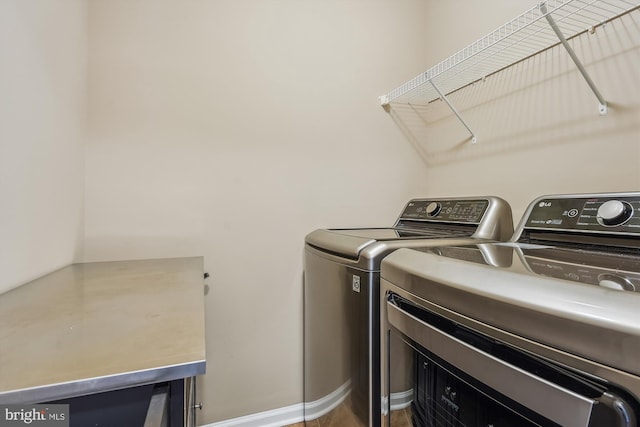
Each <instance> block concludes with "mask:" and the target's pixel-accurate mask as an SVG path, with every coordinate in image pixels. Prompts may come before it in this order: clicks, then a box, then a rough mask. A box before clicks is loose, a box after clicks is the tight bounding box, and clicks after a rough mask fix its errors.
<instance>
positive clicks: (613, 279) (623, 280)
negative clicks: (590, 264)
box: [598, 273, 636, 291]
mask: <svg viewBox="0 0 640 427" xmlns="http://www.w3.org/2000/svg"><path fill="white" fill-rule="evenodd" d="M598 285H600V286H602V287H604V288H609V289H617V290H621V291H635V290H636V287H635V285H634V284H633V282H631V280H629V279H628V278H627V277H623V276H619V275H616V274H609V273H603V274H601V275H599V276H598Z"/></svg>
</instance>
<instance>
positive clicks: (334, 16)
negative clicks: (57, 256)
mask: <svg viewBox="0 0 640 427" xmlns="http://www.w3.org/2000/svg"><path fill="white" fill-rule="evenodd" d="M89 5H90V6H89V23H90V25H89V26H90V47H91V53H90V57H89V63H90V66H89V92H90V93H89V99H90V138H89V141H88V146H87V160H86V161H87V175H86V185H87V191H86V211H85V213H86V240H85V259H86V260H107V259H120V258H147V257H163V256H183V255H184V256H186V255H204V257H205V263H206V269H207V270H208V271H209V272H210V274H211V276H212V277H211V279H209V280H208V283H209V285H210V292H209V294H208V295H207V297H206V307H207V351H208V354H207V358H208V373H207V375H206V376H205V377H204V378H203V379H202V381H200V383H199V387H200V389H199V392H200V397H201V398H202V399H203V400H204V403H205V406H204V409H203V412H202V414H201V416H200V417H199V419H198V423H199V424H206V423H211V422H215V421H218V420H223V419H227V418H233V417H238V416H242V415H247V414H251V413H255V412H260V411H266V410H270V409H275V408H280V407H284V406H287V405H292V404H297V403H300V402H301V401H302V274H303V271H302V257H303V255H302V253H303V243H304V236H305V234H306V233H308V232H310V231H312V230H313V229H315V228H319V227H329V226H334V227H335V226H343V227H348V226H375V225H378V226H380V225H391V224H392V223H393V221H394V220H395V218H396V216H397V215H398V213H399V211H400V210H401V209H402V207H403V204H404V202H406V200H407V199H408V198H410V197H412V196H419V195H424V193H425V191H424V190H425V188H426V184H427V182H426V180H425V177H426V170H425V168H424V165H423V164H422V162H421V160H420V158H419V157H418V156H416V155H415V150H414V149H413V148H412V147H411V145H409V144H407V143H406V141H405V140H404V137H403V136H402V134H401V132H400V131H399V129H398V128H397V127H396V126H395V124H394V123H393V121H392V120H390V119H389V117H388V116H387V114H386V113H385V112H384V110H383V109H382V108H381V107H380V104H379V101H378V99H377V97H378V96H379V95H382V94H383V93H385V92H386V91H387V90H389V89H390V88H391V87H393V85H395V84H396V83H398V82H400V81H401V80H402V79H404V78H405V77H406V76H412V75H415V74H417V73H419V72H420V71H421V68H422V67H423V66H424V65H423V64H424V60H423V59H422V58H421V56H423V55H422V54H421V53H420V52H424V50H425V46H426V43H427V39H426V37H425V28H424V25H423V21H424V16H425V15H426V8H425V7H426V4H425V3H424V2H423V1H422V0H400V1H398V0H394V1H389V0H375V1H370V0H351V1H342V0H331V1H299V0H279V1H275V0H271V1H264V0H250V1H242V2H238V1H233V0H229V1H189V2H184V1H157V0H153V1H152V0H147V1H131V0H120V1H115V0H109V1H92V2H90V3H89Z"/></svg>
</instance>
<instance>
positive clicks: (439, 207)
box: [400, 199, 489, 224]
mask: <svg viewBox="0 0 640 427" xmlns="http://www.w3.org/2000/svg"><path fill="white" fill-rule="evenodd" d="M488 206H489V201H488V200H447V199H444V200H423V199H416V200H411V201H410V202H409V203H408V204H407V206H406V207H405V208H404V211H403V212H402V215H400V220H403V219H404V220H422V221H443V222H463V223H473V224H479V223H480V220H481V219H482V216H483V215H484V213H485V211H486V210H487V207H488Z"/></svg>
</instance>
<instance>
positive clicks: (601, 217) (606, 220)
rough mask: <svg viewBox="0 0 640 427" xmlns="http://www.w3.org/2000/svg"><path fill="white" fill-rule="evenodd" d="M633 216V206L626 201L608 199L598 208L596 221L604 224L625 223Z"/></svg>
mask: <svg viewBox="0 0 640 427" xmlns="http://www.w3.org/2000/svg"><path fill="white" fill-rule="evenodd" d="M632 216H633V208H632V207H631V205H630V204H629V203H627V202H621V201H620V200H609V201H606V202H604V203H603V204H601V205H600V207H599V208H598V216H597V219H598V222H599V223H600V224H601V225H605V226H616V225H620V224H623V223H625V222H626V221H627V220H628V219H629V218H631V217H632Z"/></svg>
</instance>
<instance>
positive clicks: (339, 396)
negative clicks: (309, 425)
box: [304, 380, 351, 421]
mask: <svg viewBox="0 0 640 427" xmlns="http://www.w3.org/2000/svg"><path fill="white" fill-rule="evenodd" d="M350 392H351V380H348V381H347V382H346V383H344V384H342V385H341V386H340V387H338V388H337V389H335V390H334V391H332V392H331V393H329V394H327V395H326V396H323V397H321V398H320V399H318V400H314V401H313V402H307V403H305V404H304V417H305V420H307V421H311V420H315V419H316V418H320V417H321V416H323V415H324V414H326V413H329V412H331V411H332V410H333V409H334V408H335V407H336V406H338V405H339V404H341V403H342V402H343V401H344V399H346V398H347V396H349V393H350Z"/></svg>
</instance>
